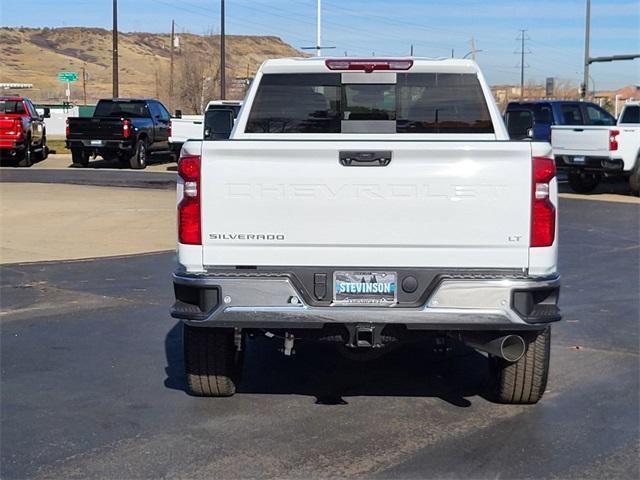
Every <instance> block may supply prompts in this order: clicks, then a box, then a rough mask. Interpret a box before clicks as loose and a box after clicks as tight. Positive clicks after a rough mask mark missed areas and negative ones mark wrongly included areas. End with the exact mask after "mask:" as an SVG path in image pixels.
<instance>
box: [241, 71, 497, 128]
mask: <svg viewBox="0 0 640 480" xmlns="http://www.w3.org/2000/svg"><path fill="white" fill-rule="evenodd" d="M365 75H366V74H365ZM245 132H246V133H493V132H494V130H493V123H492V121H491V116H490V114H489V109H488V106H487V103H486V99H485V96H484V93H483V91H482V87H481V85H480V82H479V81H478V77H477V76H476V75H475V74H468V73H464V74H458V73H397V74H396V82H395V83H343V82H342V76H341V74H339V73H320V74H265V75H263V76H262V80H261V82H260V85H259V86H258V90H257V92H256V96H255V99H254V102H253V106H252V108H251V112H250V114H249V118H248V121H247V125H246V128H245Z"/></svg>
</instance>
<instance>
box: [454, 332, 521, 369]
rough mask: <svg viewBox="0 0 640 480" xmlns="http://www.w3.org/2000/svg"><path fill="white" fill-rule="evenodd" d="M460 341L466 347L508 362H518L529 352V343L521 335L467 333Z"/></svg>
mask: <svg viewBox="0 0 640 480" xmlns="http://www.w3.org/2000/svg"><path fill="white" fill-rule="evenodd" d="M460 339H461V340H462V342H463V343H464V344H465V345H468V346H469V347H472V348H475V349H476V350H480V351H481V352H485V353H488V354H490V355H493V356H495V357H500V358H502V359H504V360H506V361H507V362H517V361H518V360H520V359H521V358H522V356H523V355H524V354H525V353H526V351H527V342H526V341H525V340H524V338H522V337H521V336H520V335H514V334H510V335H503V336H501V337H496V336H495V335H491V334H486V333H465V334H463V335H461V337H460Z"/></svg>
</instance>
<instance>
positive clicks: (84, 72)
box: [82, 63, 87, 105]
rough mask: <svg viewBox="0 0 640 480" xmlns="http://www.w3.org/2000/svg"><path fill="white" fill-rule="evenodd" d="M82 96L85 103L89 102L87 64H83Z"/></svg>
mask: <svg viewBox="0 0 640 480" xmlns="http://www.w3.org/2000/svg"><path fill="white" fill-rule="evenodd" d="M82 98H83V100H84V104H85V105H86V104H87V64H86V63H83V64H82Z"/></svg>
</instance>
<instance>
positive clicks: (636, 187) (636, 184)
mask: <svg viewBox="0 0 640 480" xmlns="http://www.w3.org/2000/svg"><path fill="white" fill-rule="evenodd" d="M629 187H630V188H631V193H633V194H634V195H638V196H640V155H638V157H636V164H635V165H634V166H633V169H632V170H631V175H630V176H629Z"/></svg>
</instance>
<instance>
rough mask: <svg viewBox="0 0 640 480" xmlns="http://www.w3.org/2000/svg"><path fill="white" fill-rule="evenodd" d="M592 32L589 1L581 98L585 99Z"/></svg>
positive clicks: (587, 88)
mask: <svg viewBox="0 0 640 480" xmlns="http://www.w3.org/2000/svg"><path fill="white" fill-rule="evenodd" d="M590 30H591V0H587V18H586V25H585V30H584V79H583V80H582V85H583V87H582V88H581V89H580V96H581V97H582V98H584V97H585V96H586V94H587V92H588V91H589V35H590Z"/></svg>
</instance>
